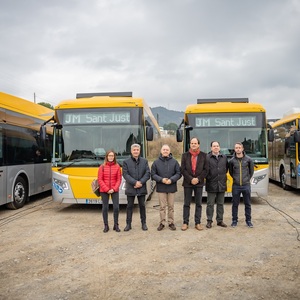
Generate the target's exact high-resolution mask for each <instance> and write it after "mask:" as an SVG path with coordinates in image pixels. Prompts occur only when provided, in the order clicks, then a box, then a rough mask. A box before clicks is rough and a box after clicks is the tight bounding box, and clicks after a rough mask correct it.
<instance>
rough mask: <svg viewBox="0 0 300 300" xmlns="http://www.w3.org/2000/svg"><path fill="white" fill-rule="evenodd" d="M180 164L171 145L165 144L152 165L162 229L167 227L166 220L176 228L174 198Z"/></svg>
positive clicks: (179, 175) (159, 227)
mask: <svg viewBox="0 0 300 300" xmlns="http://www.w3.org/2000/svg"><path fill="white" fill-rule="evenodd" d="M180 177H181V174H180V166H179V163H178V161H177V160H176V159H175V158H173V156H172V154H171V150H170V147H169V146H168V145H163V146H162V148H161V153H160V156H159V158H158V159H157V160H155V161H154V162H153V164H152V166H151V178H152V179H153V180H154V181H156V192H157V194H158V199H159V206H160V210H159V212H160V223H159V226H158V228H157V230H158V231H161V230H162V229H164V227H165V223H166V221H167V222H168V224H169V228H170V229H171V230H176V226H175V224H174V199H175V193H176V192H177V181H178V180H179V179H180ZM167 207H168V218H166V208H167Z"/></svg>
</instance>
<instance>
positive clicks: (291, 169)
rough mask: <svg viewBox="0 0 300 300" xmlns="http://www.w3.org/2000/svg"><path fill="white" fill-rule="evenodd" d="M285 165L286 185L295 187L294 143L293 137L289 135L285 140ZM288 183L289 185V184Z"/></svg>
mask: <svg viewBox="0 0 300 300" xmlns="http://www.w3.org/2000/svg"><path fill="white" fill-rule="evenodd" d="M285 157H286V161H285V165H286V166H287V167H288V172H287V174H286V175H287V176H288V178H287V183H288V185H290V186H292V187H296V186H297V173H296V172H297V165H296V163H297V162H296V143H295V140H294V136H293V135H291V136H289V137H287V138H286V140H285ZM289 182H290V183H289Z"/></svg>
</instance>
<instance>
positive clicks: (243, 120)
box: [195, 116, 256, 127]
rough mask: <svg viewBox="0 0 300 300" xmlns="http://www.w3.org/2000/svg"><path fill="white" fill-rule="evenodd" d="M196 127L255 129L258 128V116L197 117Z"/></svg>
mask: <svg viewBox="0 0 300 300" xmlns="http://www.w3.org/2000/svg"><path fill="white" fill-rule="evenodd" d="M195 119H196V120H195V121H196V127H253V126H256V116H243V117H226V116H223V117H206V118H200V117H196V118H195Z"/></svg>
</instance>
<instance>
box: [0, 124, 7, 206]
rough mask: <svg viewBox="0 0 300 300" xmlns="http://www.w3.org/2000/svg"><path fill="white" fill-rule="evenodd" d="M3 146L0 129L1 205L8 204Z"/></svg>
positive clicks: (0, 130) (0, 128)
mask: <svg viewBox="0 0 300 300" xmlns="http://www.w3.org/2000/svg"><path fill="white" fill-rule="evenodd" d="M3 146H4V145H3V134H2V127H0V205H2V204H5V203H6V174H5V171H6V167H4V157H3Z"/></svg>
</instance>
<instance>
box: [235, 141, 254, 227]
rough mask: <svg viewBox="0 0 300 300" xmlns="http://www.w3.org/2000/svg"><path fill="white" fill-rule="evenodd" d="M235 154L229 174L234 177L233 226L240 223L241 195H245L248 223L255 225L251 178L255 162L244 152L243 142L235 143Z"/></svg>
mask: <svg viewBox="0 0 300 300" xmlns="http://www.w3.org/2000/svg"><path fill="white" fill-rule="evenodd" d="M234 152H235V153H234V156H233V157H232V158H231V160H230V161H229V174H230V176H231V177H232V179H233V184H232V224H231V226H232V227H236V226H237V223H238V208H239V203H240V196H241V194H242V195H243V200H244V205H245V217H246V225H247V226H248V227H249V228H252V227H253V224H252V222H251V183H250V179H251V177H252V176H253V173H254V163H253V161H252V159H251V157H249V156H248V155H246V153H245V152H244V147H243V144H242V143H235V145H234Z"/></svg>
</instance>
